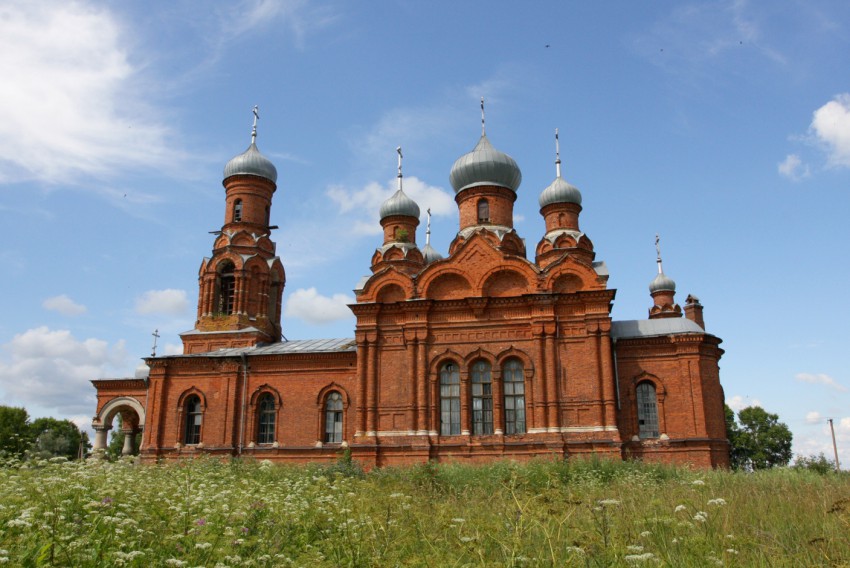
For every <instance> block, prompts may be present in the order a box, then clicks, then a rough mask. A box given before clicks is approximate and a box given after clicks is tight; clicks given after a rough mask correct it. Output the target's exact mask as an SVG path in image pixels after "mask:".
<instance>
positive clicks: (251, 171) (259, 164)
mask: <svg viewBox="0 0 850 568" xmlns="http://www.w3.org/2000/svg"><path fill="white" fill-rule="evenodd" d="M235 175H251V176H259V177H261V178H265V179H267V180H269V181H271V182H273V183H277V168H275V167H274V164H273V163H271V161H270V160H269V159H268V158H266V157H265V156H263V155H262V154H261V153H260V150H258V149H257V144H256V143H255V142H254V141H253V140H252V141H251V145H250V146H248V149H247V150H245V152H243V153H242V154H239V155H238V156H236V157H235V158H233V159H232V160H230V161H229V162H227V165H226V166H224V179H227V178H229V177H230V176H235Z"/></svg>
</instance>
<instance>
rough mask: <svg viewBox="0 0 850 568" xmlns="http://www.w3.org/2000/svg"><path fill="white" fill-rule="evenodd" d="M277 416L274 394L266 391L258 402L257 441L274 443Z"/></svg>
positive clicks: (259, 442)
mask: <svg viewBox="0 0 850 568" xmlns="http://www.w3.org/2000/svg"><path fill="white" fill-rule="evenodd" d="M275 418H277V412H276V411H275V408H274V395H272V393H270V392H267V393H264V394H263V395H262V396H261V397H260V400H259V403H258V404H257V419H258V424H257V443H258V444H272V443H274V423H275Z"/></svg>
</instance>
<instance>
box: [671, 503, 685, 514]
mask: <svg viewBox="0 0 850 568" xmlns="http://www.w3.org/2000/svg"><path fill="white" fill-rule="evenodd" d="M687 510H688V508H687V507H685V506H684V505H676V508H675V509H673V512H674V513H681V512H682V511H687Z"/></svg>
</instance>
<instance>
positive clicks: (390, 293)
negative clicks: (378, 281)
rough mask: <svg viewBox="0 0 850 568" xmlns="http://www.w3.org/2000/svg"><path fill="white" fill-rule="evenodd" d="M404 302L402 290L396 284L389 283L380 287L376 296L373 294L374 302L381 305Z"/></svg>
mask: <svg viewBox="0 0 850 568" xmlns="http://www.w3.org/2000/svg"><path fill="white" fill-rule="evenodd" d="M404 300H405V294H404V288H402V287H401V286H399V285H398V284H396V283H395V282H389V283H387V284H384V285H383V286H381V288H380V289H379V290H378V292H377V294H375V301H376V302H379V303H381V304H391V303H394V302H403V301H404Z"/></svg>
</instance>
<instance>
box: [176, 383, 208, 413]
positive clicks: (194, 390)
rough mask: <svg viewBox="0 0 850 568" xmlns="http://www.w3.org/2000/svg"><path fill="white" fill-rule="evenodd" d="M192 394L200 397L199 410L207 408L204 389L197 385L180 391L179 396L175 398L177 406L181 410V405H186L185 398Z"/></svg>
mask: <svg viewBox="0 0 850 568" xmlns="http://www.w3.org/2000/svg"><path fill="white" fill-rule="evenodd" d="M193 394H196V395H198V398H200V399H201V410H206V409H207V397H206V395H204V391H202V390H201V389H199V388H197V387H194V386H193V387H189V388H188V389H186V390H184V391H183V392H182V393H180V398H178V399H177V408H178V410H180V411H182V409H183V407H184V406H185V405H186V399H187V398H189V397H190V396H192V395H193Z"/></svg>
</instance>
